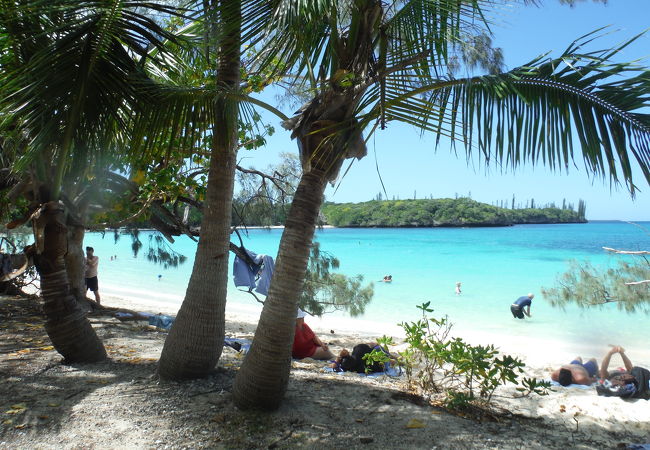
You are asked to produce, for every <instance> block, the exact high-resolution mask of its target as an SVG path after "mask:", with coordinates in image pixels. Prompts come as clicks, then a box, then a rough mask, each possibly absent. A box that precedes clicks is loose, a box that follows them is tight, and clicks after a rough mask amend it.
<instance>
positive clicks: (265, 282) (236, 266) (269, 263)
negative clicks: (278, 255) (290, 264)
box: [232, 250, 275, 295]
mask: <svg viewBox="0 0 650 450" xmlns="http://www.w3.org/2000/svg"><path fill="white" fill-rule="evenodd" d="M246 253H248V256H250V257H251V259H252V260H253V261H255V263H256V264H259V265H258V266H253V267H251V266H250V265H249V264H248V263H246V261H244V260H243V259H241V258H240V257H238V256H236V257H235V260H234V261H233V266H232V274H233V278H234V281H235V286H237V287H242V286H246V287H247V288H248V289H250V290H253V289H255V290H256V291H257V292H259V293H260V294H262V295H267V294H268V292H269V286H270V285H271V279H272V278H273V269H274V267H275V263H274V262H273V258H272V257H271V256H269V255H258V254H256V253H253V252H251V251H250V250H246ZM260 266H261V267H262V270H261V272H260V271H259V269H260ZM258 272H259V279H258V278H257V276H258Z"/></svg>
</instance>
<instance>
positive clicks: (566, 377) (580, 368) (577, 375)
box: [551, 356, 598, 386]
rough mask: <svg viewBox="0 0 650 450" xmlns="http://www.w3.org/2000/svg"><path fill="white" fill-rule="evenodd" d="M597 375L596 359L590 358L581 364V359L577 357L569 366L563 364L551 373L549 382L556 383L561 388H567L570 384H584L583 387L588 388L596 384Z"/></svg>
mask: <svg viewBox="0 0 650 450" xmlns="http://www.w3.org/2000/svg"><path fill="white" fill-rule="evenodd" d="M597 374H598V363H597V362H596V358H591V359H590V360H589V361H587V362H586V363H584V364H583V363H582V357H580V356H577V357H576V359H574V360H573V361H571V362H570V363H569V364H565V365H563V366H562V367H560V368H559V369H557V370H555V371H553V373H552V374H551V380H553V381H557V382H558V383H560V384H561V385H562V386H568V385H570V384H584V385H585V386H589V385H591V384H593V383H595V382H596V375H597Z"/></svg>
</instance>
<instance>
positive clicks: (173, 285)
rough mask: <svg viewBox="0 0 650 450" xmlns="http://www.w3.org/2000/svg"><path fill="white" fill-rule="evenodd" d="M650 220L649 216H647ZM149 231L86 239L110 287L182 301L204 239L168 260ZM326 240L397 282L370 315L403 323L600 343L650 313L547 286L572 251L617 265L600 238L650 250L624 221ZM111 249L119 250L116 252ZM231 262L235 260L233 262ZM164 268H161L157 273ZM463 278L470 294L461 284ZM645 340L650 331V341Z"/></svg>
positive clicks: (350, 269)
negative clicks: (567, 303) (433, 318)
mask: <svg viewBox="0 0 650 450" xmlns="http://www.w3.org/2000/svg"><path fill="white" fill-rule="evenodd" d="M641 225H644V226H648V225H650V224H641ZM281 234H282V230H277V229H274V230H250V231H249V233H248V236H245V237H244V245H245V246H246V247H247V248H249V249H250V250H252V251H254V252H256V253H267V254H271V255H275V254H276V253H277V248H278V243H279V240H280V237H281ZM149 235H150V234H149V233H142V234H141V240H142V242H143V244H144V246H143V248H142V250H141V252H140V254H139V255H138V257H134V255H133V253H132V251H131V240H130V238H129V236H123V237H122V238H121V239H120V240H119V241H118V243H117V244H115V243H114V241H113V237H112V234H106V235H105V237H102V235H101V234H100V233H90V234H88V235H87V237H86V244H87V245H92V246H93V247H95V254H97V255H98V256H99V257H100V270H99V272H100V273H99V279H100V291H101V292H102V294H103V295H114V296H119V297H123V298H127V299H128V298H134V299H135V298H137V299H138V302H139V303H142V302H146V301H156V302H160V301H164V302H168V303H170V304H174V305H179V306H180V303H181V301H182V299H183V296H184V293H185V289H186V287H187V281H188V280H189V275H190V272H191V270H192V264H193V258H194V252H195V249H196V244H195V243H194V242H193V241H191V240H190V239H189V238H186V237H181V238H178V240H177V242H176V243H175V244H173V245H172V248H173V249H174V250H176V251H178V252H180V253H182V254H184V255H186V256H187V257H188V260H187V262H185V264H183V265H181V266H180V267H178V268H168V269H165V268H162V267H161V266H159V265H155V264H153V263H151V262H149V261H147V259H146V257H145V253H146V252H147V247H148V240H149V238H148V236H149ZM317 240H318V241H319V242H320V243H321V249H322V250H323V251H327V252H330V253H332V254H333V255H335V256H336V257H338V258H339V259H340V260H341V268H340V271H341V272H342V273H344V274H346V275H357V274H361V275H363V276H364V277H365V279H366V281H377V280H380V279H382V278H383V276H384V275H386V274H391V275H392V276H393V282H392V283H390V284H388V283H377V282H375V284H374V285H375V298H374V300H373V302H372V303H371V304H370V305H369V307H368V310H367V312H366V314H365V315H364V316H363V317H362V319H364V320H370V321H375V322H380V323H386V324H396V323H398V322H400V321H404V320H413V319H415V318H417V317H418V316H419V311H418V310H417V309H416V308H415V305H418V304H421V303H423V302H425V301H429V302H431V306H432V307H433V308H434V309H435V315H438V316H441V315H448V316H449V317H450V319H451V321H452V322H454V323H455V327H456V329H457V330H461V331H462V330H471V331H475V332H485V333H494V334H501V335H503V334H504V333H505V334H508V335H511V336H513V339H517V337H518V336H519V337H522V338H523V337H530V336H536V337H538V338H539V337H544V336H552V337H553V338H554V339H555V340H562V341H565V342H584V341H586V340H588V341H589V342H591V343H594V344H595V345H606V344H607V343H611V342H614V343H619V342H620V343H630V342H638V339H639V338H641V336H643V334H642V332H641V330H645V329H646V328H647V323H648V317H647V316H646V315H644V314H635V315H628V314H626V313H622V312H618V311H617V310H616V306H615V304H608V305H606V308H604V309H590V310H588V311H586V310H579V309H578V308H575V307H568V308H567V309H566V310H565V311H563V310H559V309H556V308H552V307H551V306H550V305H549V304H548V303H547V302H546V301H545V300H544V299H543V297H542V295H541V293H540V287H541V286H545V287H549V286H552V285H553V283H554V280H555V277H556V276H557V274H559V273H561V272H562V271H564V270H565V269H566V267H567V265H566V263H567V261H568V260H570V259H578V260H585V259H588V260H590V261H591V262H592V263H594V264H596V265H611V264H614V263H615V262H616V261H617V259H618V258H619V256H614V255H609V254H606V253H605V252H604V251H603V250H602V249H601V247H603V246H608V247H615V248H624V249H629V250H635V249H650V237H649V236H648V235H646V234H645V233H644V232H643V231H642V230H641V229H639V228H638V227H636V226H633V225H631V224H627V223H623V222H593V223H589V224H567V225H522V226H514V227H505V228H445V229H324V230H319V231H318V232H317ZM111 255H117V259H116V260H115V261H110V256H111ZM231 264H232V262H231ZM158 275H162V277H161V278H160V279H158ZM457 281H461V282H462V291H463V292H462V295H461V296H457V295H455V293H454V288H455V283H456V282H457ZM528 292H533V293H535V299H534V301H533V306H532V309H531V313H532V315H533V317H532V319H531V320H515V319H513V318H512V316H511V314H510V311H509V306H510V304H511V303H512V302H513V301H514V300H515V299H517V298H518V297H519V296H521V295H525V294H526V293H528ZM229 302H234V303H237V304H241V305H255V304H256V302H255V300H254V299H253V298H252V297H251V296H250V295H248V294H245V293H242V292H239V291H237V290H236V288H235V286H234V285H233V284H232V280H231V285H230V287H229ZM645 341H646V340H645V339H644V342H645Z"/></svg>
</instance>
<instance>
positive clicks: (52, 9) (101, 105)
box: [0, 0, 178, 362]
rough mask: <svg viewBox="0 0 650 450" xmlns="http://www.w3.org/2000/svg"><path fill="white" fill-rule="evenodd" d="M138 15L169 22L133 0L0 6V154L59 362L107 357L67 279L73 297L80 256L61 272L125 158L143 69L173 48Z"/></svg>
mask: <svg viewBox="0 0 650 450" xmlns="http://www.w3.org/2000/svg"><path fill="white" fill-rule="evenodd" d="M143 8H146V10H147V11H148V14H150V13H151V12H154V13H158V14H163V15H167V16H173V15H178V12H177V11H176V10H175V9H174V8H170V7H167V6H163V5H156V4H153V3H150V2H139V1H132V2H122V1H120V0H107V1H99V0H78V1H70V0H0V45H2V48H1V49H0V53H1V55H2V59H1V64H2V70H1V71H0V89H1V90H2V92H3V96H2V99H0V117H1V118H2V121H1V122H0V127H1V129H2V134H3V136H4V137H5V142H6V138H7V137H9V138H10V139H11V141H12V143H13V145H12V146H5V147H3V149H6V148H12V149H13V150H12V151H13V153H14V154H13V158H14V160H15V163H14V164H13V167H12V171H13V172H14V173H15V174H16V177H17V178H19V179H20V180H21V181H20V183H19V186H17V187H18V188H19V189H17V192H18V193H21V194H23V195H24V196H25V197H26V198H27V199H28V200H29V202H30V204H29V207H28V211H27V214H26V216H25V220H30V219H31V220H32V223H33V225H34V237H35V244H34V246H32V248H31V253H32V255H33V257H34V262H35V265H36V268H37V270H38V272H39V274H40V281H41V292H42V297H43V301H44V305H43V309H44V312H45V314H46V316H47V317H46V324H45V327H46V330H47V332H48V335H49V336H50V339H51V340H52V343H53V345H54V347H55V349H56V350H57V351H58V352H59V353H61V355H63V357H64V358H65V360H66V361H68V362H92V361H98V360H102V359H104V358H106V351H105V349H104V347H103V345H102V343H101V341H100V340H99V339H98V337H97V335H96V333H95V332H94V330H93V329H92V327H91V325H90V323H89V322H88V320H87V319H86V317H85V314H84V313H83V311H82V310H81V309H80V308H79V306H78V304H77V302H76V301H75V298H74V295H73V290H71V287H70V285H71V283H70V280H71V277H70V273H72V274H76V275H73V277H72V278H73V281H76V284H77V288H78V287H79V286H78V284H79V280H80V278H81V275H80V273H81V267H80V263H79V261H80V258H79V257H77V258H76V261H77V264H76V267H75V268H69V267H67V265H68V264H69V263H70V261H71V258H70V255H71V253H73V252H71V250H70V249H71V248H72V247H78V248H77V250H80V247H81V242H80V239H83V227H84V222H83V220H84V217H83V211H84V205H85V204H86V203H87V202H88V199H89V198H90V196H91V195H92V194H93V192H95V191H96V189H95V188H96V187H97V185H98V184H99V183H97V180H96V177H97V175H98V174H99V173H101V172H103V171H105V170H106V169H110V168H111V161H112V162H113V163H115V162H117V161H120V158H123V157H124V155H125V154H126V153H127V149H128V147H127V146H126V145H125V137H126V135H127V132H126V130H127V128H128V127H127V124H128V122H129V117H130V114H131V112H132V107H133V105H134V104H137V103H138V102H139V103H141V104H142V103H145V102H144V101H143V99H142V95H143V94H142V93H140V92H138V90H137V87H138V85H139V84H138V82H137V81H138V80H145V81H146V78H147V77H146V76H145V74H144V72H143V70H142V65H143V62H144V61H147V60H151V58H150V56H149V53H148V52H149V51H150V49H151V47H158V48H159V49H160V51H164V48H163V46H162V39H174V36H173V35H172V34H171V33H169V32H167V31H166V30H165V29H163V28H162V27H160V26H159V25H158V24H157V23H156V22H155V21H154V20H152V19H151V18H150V17H149V16H148V15H146V14H144V13H141V12H138V11H140V10H143ZM157 62H158V63H159V64H160V65H164V60H163V59H160V60H158V61H157ZM93 186H94V187H93ZM69 235H72V236H74V237H75V239H74V240H73V241H72V244H76V245H71V242H70V241H69ZM79 253H80V252H79V251H77V256H80V255H79ZM73 260H74V258H73ZM73 284H74V283H73ZM73 288H74V286H73ZM77 290H78V289H77Z"/></svg>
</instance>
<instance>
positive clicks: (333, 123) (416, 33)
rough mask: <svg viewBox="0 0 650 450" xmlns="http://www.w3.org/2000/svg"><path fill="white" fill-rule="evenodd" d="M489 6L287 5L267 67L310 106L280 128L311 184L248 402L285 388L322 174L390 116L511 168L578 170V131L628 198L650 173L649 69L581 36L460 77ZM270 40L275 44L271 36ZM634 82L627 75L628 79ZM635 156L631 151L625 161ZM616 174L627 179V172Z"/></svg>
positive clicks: (256, 351) (247, 385) (297, 203)
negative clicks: (547, 52) (638, 175)
mask: <svg viewBox="0 0 650 450" xmlns="http://www.w3.org/2000/svg"><path fill="white" fill-rule="evenodd" d="M498 3H499V2H494V1H481V0H475V1H468V0H428V1H425V0H412V1H399V2H382V1H380V0H350V1H335V0H330V1H328V0H322V1H318V2H313V1H307V0H293V1H286V2H283V4H282V7H279V8H278V9H277V12H276V14H275V16H274V19H275V21H274V23H273V30H274V33H273V36H272V37H271V39H270V41H269V42H271V41H272V44H271V46H270V47H268V50H266V52H264V53H263V55H264V56H265V59H264V60H263V61H262V64H268V63H270V61H272V60H274V59H277V60H280V61H283V62H284V61H288V63H289V64H290V62H291V61H292V58H293V59H298V58H299V57H300V63H299V64H297V65H295V66H294V67H295V70H296V72H297V77H296V79H297V80H307V81H308V82H309V83H310V86H309V92H310V93H311V95H312V99H311V100H310V101H309V102H308V103H307V104H305V105H304V106H303V107H302V108H301V109H300V111H299V112H298V113H297V115H296V116H295V117H294V118H292V120H290V121H287V122H285V126H286V127H287V128H288V129H290V130H291V131H292V137H294V138H296V139H297V141H298V148H299V152H300V157H301V161H302V164H303V172H304V173H303V176H302V179H301V181H300V185H299V187H298V190H297V191H296V193H295V196H294V200H293V204H292V207H291V210H290V212H289V217H288V219H287V222H286V225H285V230H284V233H283V235H282V240H281V242H280V248H279V252H278V258H277V263H276V266H275V273H274V278H273V283H272V285H271V288H270V291H269V295H268V297H267V299H266V301H265V303H264V308H263V310H262V315H261V318H260V322H259V324H258V327H257V330H256V333H255V338H254V340H253V344H252V346H251V349H250V351H249V353H248V355H247V357H246V359H245V360H244V362H243V364H242V367H241V369H240V370H239V372H238V374H237V377H236V380H235V385H234V391H233V394H234V400H235V403H236V404H237V406H239V407H242V408H250V407H255V408H264V409H275V408H277V407H278V406H279V404H280V402H281V400H282V398H283V395H284V393H285V391H286V387H287V382H288V378H289V370H290V361H291V342H292V338H293V330H294V320H295V312H296V306H297V302H298V299H299V296H300V290H301V286H302V282H303V278H304V273H305V269H306V265H307V259H308V256H309V248H310V245H311V242H312V238H313V233H314V228H315V224H316V219H317V214H318V210H319V207H320V205H321V202H322V200H323V192H324V189H325V185H326V183H327V181H328V180H333V179H334V178H336V177H337V175H338V173H339V169H340V167H341V165H342V163H343V161H344V160H345V159H346V158H353V157H357V158H361V157H363V156H364V155H365V145H364V142H363V139H362V132H363V131H364V130H365V129H366V128H367V127H368V126H369V125H372V126H373V127H372V129H371V132H373V131H374V130H375V129H376V128H377V127H382V128H383V127H384V125H385V124H386V123H387V122H389V121H393V120H397V121H402V122H406V123H409V124H412V125H414V126H416V127H418V128H420V129H421V130H424V131H430V132H433V133H435V134H437V135H438V137H440V136H449V137H451V138H452V139H454V140H455V141H456V142H459V143H461V144H462V145H463V146H464V147H465V149H466V151H467V152H468V154H470V153H472V152H475V151H478V152H479V154H480V156H481V157H482V158H483V159H484V160H485V161H486V163H490V162H498V163H503V164H505V165H509V166H510V167H512V168H515V167H517V166H518V165H519V164H521V163H527V162H528V163H531V162H533V163H536V162H540V161H541V162H542V163H544V164H546V165H548V166H550V167H553V168H564V167H568V165H569V163H571V162H573V159H574V153H573V137H574V135H576V136H577V137H578V142H577V145H576V147H577V146H578V145H579V146H580V148H581V150H582V153H581V156H582V158H583V159H584V161H585V165H586V168H587V169H588V171H590V172H592V173H595V174H598V175H603V176H604V175H605V174H607V173H608V174H609V176H610V177H611V179H612V180H613V181H615V182H618V180H619V177H621V178H622V179H623V180H624V181H625V183H626V184H627V186H628V187H629V189H630V191H631V192H632V193H634V190H635V185H634V183H633V180H632V171H631V163H632V161H633V160H636V162H637V163H638V164H639V166H640V167H641V169H642V171H643V173H644V175H645V177H646V179H650V170H649V169H650V167H649V166H650V164H649V162H650V159H649V158H650V118H649V116H648V114H644V113H642V112H638V110H639V109H640V108H643V107H644V106H648V103H647V99H648V93H649V92H650V77H649V76H648V71H647V70H645V69H643V68H640V67H636V66H634V65H632V64H626V63H619V64H615V63H611V62H610V59H611V58H612V56H614V55H615V54H616V53H617V51H618V50H620V49H621V48H622V47H624V46H625V45H626V44H624V45H622V46H621V47H618V48H615V49H613V50H607V51H602V52H588V53H582V52H583V44H584V43H586V42H589V41H590V40H591V39H592V38H593V36H585V37H584V38H583V39H581V40H579V41H578V43H574V44H573V45H571V46H570V47H569V48H568V49H567V51H566V52H565V53H564V54H563V55H562V56H560V57H559V58H556V59H544V58H537V59H535V60H533V61H531V62H530V63H529V64H526V65H525V66H522V67H519V68H516V69H514V70H512V71H510V72H506V73H495V74H492V75H485V76H479V77H471V78H461V79H457V78H454V77H453V76H452V74H451V73H450V71H449V70H448V66H449V65H450V63H451V62H452V61H453V57H454V48H455V46H454V43H459V42H468V41H471V39H470V38H471V37H472V36H476V35H479V34H484V33H485V32H486V31H485V30H486V28H487V25H488V24H487V22H486V19H485V17H486V15H487V12H488V11H489V9H490V7H492V6H494V5H496V4H498ZM273 39H275V41H273ZM625 75H627V78H624V77H623V76H625ZM630 154H631V155H632V156H630ZM619 174H620V175H619Z"/></svg>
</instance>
